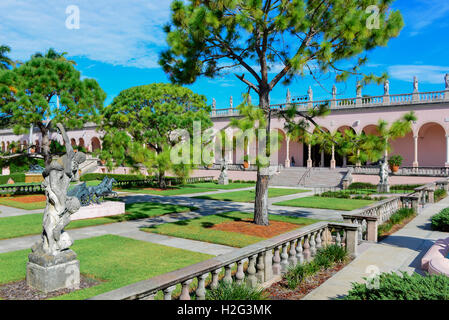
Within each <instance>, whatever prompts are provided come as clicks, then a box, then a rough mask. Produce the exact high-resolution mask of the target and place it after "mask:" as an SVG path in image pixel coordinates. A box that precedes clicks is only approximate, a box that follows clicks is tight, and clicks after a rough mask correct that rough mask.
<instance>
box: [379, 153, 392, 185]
mask: <svg viewBox="0 0 449 320" xmlns="http://www.w3.org/2000/svg"><path fill="white" fill-rule="evenodd" d="M379 177H380V181H379V185H378V187H377V191H379V192H390V184H389V182H388V161H387V157H384V160H383V161H382V163H381V165H380V170H379Z"/></svg>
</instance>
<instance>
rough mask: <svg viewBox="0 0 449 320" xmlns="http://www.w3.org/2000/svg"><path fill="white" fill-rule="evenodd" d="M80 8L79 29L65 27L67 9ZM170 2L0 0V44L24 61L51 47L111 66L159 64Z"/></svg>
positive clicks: (148, 65) (151, 65)
mask: <svg viewBox="0 0 449 320" xmlns="http://www.w3.org/2000/svg"><path fill="white" fill-rule="evenodd" d="M69 5H76V6H78V7H79V9H80V29H78V30H76V29H73V30H70V29H67V28H66V26H65V22H66V19H67V16H68V15H67V14H66V8H67V6H69ZM169 7H170V1H155V0H128V1H120V0H94V1H93V0H90V1H88V0H39V1H37V0H33V1H30V0H16V1H1V2H0V43H1V44H7V45H9V46H11V47H12V52H11V56H12V57H13V58H15V59H21V60H27V59H28V58H29V57H30V55H31V54H33V53H35V52H37V51H41V52H44V51H46V50H47V49H49V48H50V47H53V48H55V49H56V50H57V51H67V52H68V53H69V56H83V57H86V58H89V59H91V60H95V61H101V62H105V63H110V64H113V65H122V66H134V67H139V68H157V67H159V66H158V64H157V60H158V52H159V50H160V49H161V48H162V47H164V46H165V34H164V32H163V31H162V26H163V25H164V24H165V23H166V22H168V21H169V16H170V9H169Z"/></svg>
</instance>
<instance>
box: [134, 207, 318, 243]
mask: <svg viewBox="0 0 449 320" xmlns="http://www.w3.org/2000/svg"><path fill="white" fill-rule="evenodd" d="M269 218H270V226H268V227H266V226H258V225H256V224H254V223H253V222H252V215H251V214H249V213H244V212H225V213H219V214H215V215H210V216H207V217H200V218H194V219H189V220H181V221H177V222H171V223H164V224H160V225H154V226H151V227H148V228H142V229H141V230H142V231H145V232H152V233H157V234H163V235H168V236H172V237H178V238H185V239H192V240H198V241H204V242H211V243H216V244H222V245H227V246H231V247H236V248H242V247H245V246H248V245H250V244H253V243H256V242H259V241H262V240H264V239H267V238H272V237H274V236H277V235H279V234H282V233H285V232H288V231H291V230H294V229H298V228H301V227H303V226H306V225H309V224H312V223H315V222H318V221H319V220H316V219H308V218H298V217H288V216H281V215H270V216H269Z"/></svg>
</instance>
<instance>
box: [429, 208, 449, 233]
mask: <svg viewBox="0 0 449 320" xmlns="http://www.w3.org/2000/svg"><path fill="white" fill-rule="evenodd" d="M430 225H431V227H432V230H437V231H443V232H449V208H446V209H443V210H441V211H440V212H439V213H437V214H436V215H434V216H433V217H432V220H431V224H430Z"/></svg>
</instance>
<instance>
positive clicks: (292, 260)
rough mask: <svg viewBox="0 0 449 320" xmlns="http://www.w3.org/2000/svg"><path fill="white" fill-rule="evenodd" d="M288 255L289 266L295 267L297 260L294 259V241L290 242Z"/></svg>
mask: <svg viewBox="0 0 449 320" xmlns="http://www.w3.org/2000/svg"><path fill="white" fill-rule="evenodd" d="M288 255H289V257H288V262H289V264H290V266H292V267H294V266H296V264H297V263H298V259H297V258H296V249H295V240H292V241H290V251H289V252H288Z"/></svg>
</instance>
